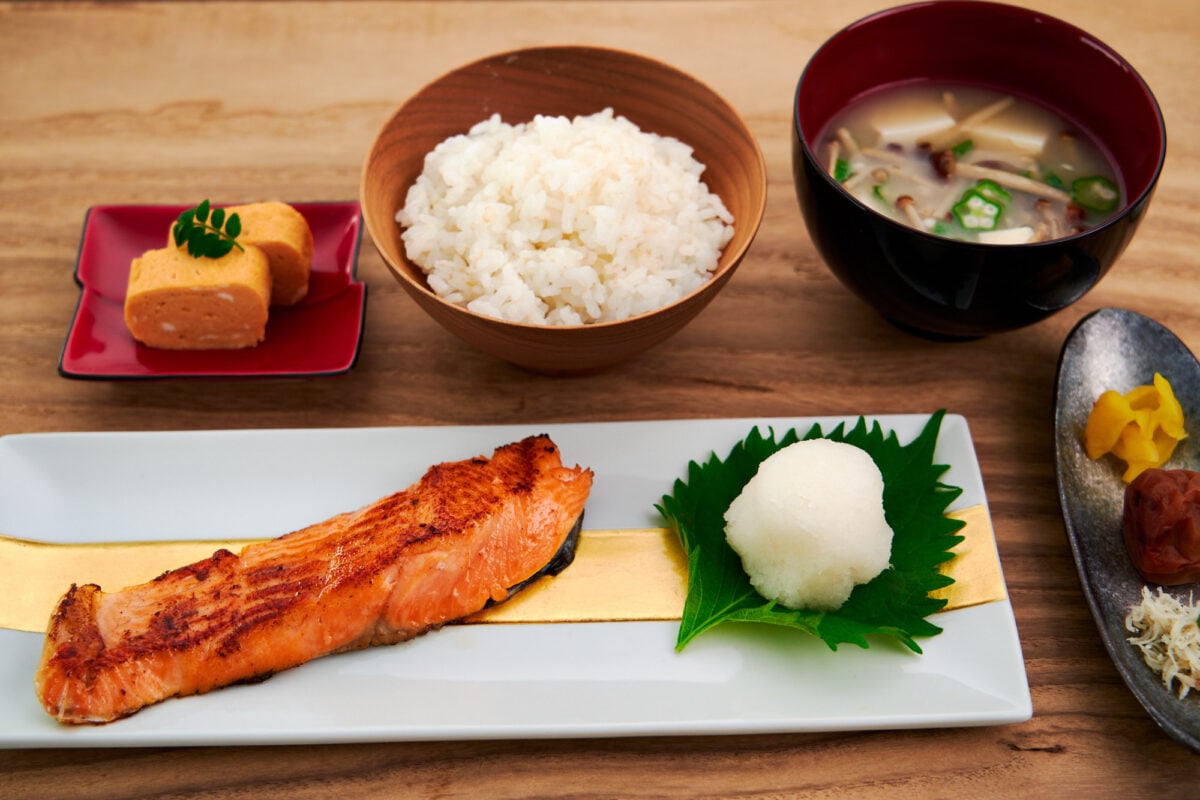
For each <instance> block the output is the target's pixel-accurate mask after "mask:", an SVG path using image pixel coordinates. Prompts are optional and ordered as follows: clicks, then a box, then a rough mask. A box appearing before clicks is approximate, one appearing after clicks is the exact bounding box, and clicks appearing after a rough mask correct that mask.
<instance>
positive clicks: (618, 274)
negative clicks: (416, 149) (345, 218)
mask: <svg viewBox="0 0 1200 800" xmlns="http://www.w3.org/2000/svg"><path fill="white" fill-rule="evenodd" d="M703 171H704V165H703V164H701V163H699V162H698V161H696V159H695V158H693V157H692V149H691V148H690V147H688V146H687V145H685V144H683V143H682V142H680V141H679V140H677V139H673V138H670V137H663V136H658V135H656V134H652V133H644V132H642V131H641V130H640V129H639V128H638V127H637V126H636V125H634V124H633V123H632V122H630V121H629V120H628V119H626V118H624V117H620V116H614V114H613V111H612V109H605V110H604V111H602V112H599V113H597V114H593V115H591V116H587V117H576V118H575V119H573V120H571V119H567V118H566V117H549V116H537V117H535V118H534V119H533V120H532V121H531V122H528V123H521V124H518V125H509V124H506V123H504V122H502V121H501V120H500V116H499V115H498V114H496V115H493V116H492V117H491V118H490V119H487V120H485V121H483V122H480V123H479V124H477V125H476V126H475V127H473V128H472V129H471V130H470V132H469V133H467V134H465V135H459V136H453V137H451V138H449V139H447V140H446V141H444V142H442V143H441V144H440V145H438V146H437V148H435V149H434V150H433V152H431V153H429V154H428V155H427V156H426V158H425V168H424V171H423V172H422V174H421V175H420V177H418V178H417V180H416V182H415V183H414V184H413V186H412V187H411V188H410V189H409V192H408V196H407V198H406V199H405V204H404V208H402V209H401V210H400V211H399V212H398V213H397V214H396V220H397V221H398V222H399V223H400V224H401V225H402V226H403V227H404V232H403V234H402V237H403V239H404V244H405V250H406V252H407V254H408V257H409V259H411V260H412V261H413V262H414V263H416V264H418V265H419V266H420V267H421V268H422V269H423V270H424V271H425V274H426V275H427V276H428V281H429V285H430V288H432V289H433V291H434V292H436V293H437V294H438V295H439V296H441V297H443V298H445V299H446V300H448V301H450V302H452V303H456V304H459V305H463V306H466V307H467V308H468V309H470V310H472V311H474V312H477V313H479V314H486V315H488V316H492V317H498V318H500V319H504V320H509V321H513V322H521V323H527V324H534V325H580V324H587V323H595V322H608V321H612V320H618V319H624V318H626V317H631V316H636V315H638V314H642V313H645V312H647V311H651V310H653V309H656V308H660V307H662V306H664V305H667V304H669V303H672V302H674V301H675V300H677V299H679V298H681V297H683V296H684V295H686V294H688V293H690V292H692V291H694V290H695V289H697V288H698V287H700V286H701V285H702V284H703V283H704V282H705V281H707V280H708V279H709V278H710V277H711V276H712V271H713V269H714V268H715V267H716V266H717V261H718V259H719V258H720V254H721V248H722V247H724V246H725V244H727V243H728V242H729V240H730V238H732V236H733V225H732V223H733V217H732V215H731V214H730V213H729V211H728V210H727V209H726V208H725V205H724V204H723V203H722V202H721V198H720V197H718V196H717V195H715V194H713V193H712V192H710V191H709V190H708V187H707V186H705V184H704V183H703V181H702V180H701V178H700V175H701V173H702V172H703Z"/></svg>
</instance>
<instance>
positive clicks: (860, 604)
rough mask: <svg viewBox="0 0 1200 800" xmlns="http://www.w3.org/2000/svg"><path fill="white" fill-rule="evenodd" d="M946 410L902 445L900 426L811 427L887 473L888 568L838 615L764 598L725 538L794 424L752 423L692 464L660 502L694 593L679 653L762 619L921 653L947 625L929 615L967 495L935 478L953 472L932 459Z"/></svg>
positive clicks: (833, 639) (826, 636)
mask: <svg viewBox="0 0 1200 800" xmlns="http://www.w3.org/2000/svg"><path fill="white" fill-rule="evenodd" d="M944 416H945V411H944V410H942V411H938V412H937V413H935V414H933V415H932V416H931V417H930V418H929V421H928V422H927V423H926V425H925V427H924V429H923V430H922V431H921V433H920V434H919V435H918V436H917V438H916V439H914V440H913V441H912V442H910V443H909V444H907V445H901V444H900V442H899V441H898V440H897V438H896V434H895V432H890V433H888V434H886V435H885V434H884V432H883V429H882V428H881V427H880V425H879V423H878V422H875V423H873V424H872V425H871V426H869V427H868V425H867V422H866V420H865V419H863V418H862V417H860V418H859V419H858V422H857V423H856V424H855V425H854V427H853V428H851V429H850V430H849V431H847V430H845V425H844V424H839V425H838V426H837V427H835V428H834V429H833V430H831V431H829V432H828V433H822V431H821V427H820V426H819V425H813V426H812V428H810V429H809V431H808V433H806V434H805V435H804V439H805V440H807V439H816V438H826V439H831V440H833V441H835V442H845V443H847V444H852V445H855V446H857V447H861V448H862V449H863V450H865V451H866V452H867V453H868V454H870V456H871V458H872V459H874V461H875V464H876V465H877V466H878V467H879V471H880V473H882V475H883V484H884V489H883V508H884V515H885V516H886V518H887V521H888V524H889V525H890V526H891V527H892V531H893V538H892V558H891V566H890V567H888V569H886V570H884V571H883V572H882V573H881V574H880V575H879V576H878V577H876V578H875V579H874V580H872V581H870V582H869V583H865V584H861V585H859V586H856V587H855V588H854V591H853V592H852V593H851V595H850V598H849V599H848V600H847V601H846V602H845V604H844V605H842V607H841V608H839V609H837V610H835V611H805V610H793V609H789V608H785V607H783V606H780V605H777V604H776V603H774V602H773V601H771V600H767V599H766V598H764V597H763V596H762V595H760V594H759V593H758V592H757V591H755V589H754V587H753V586H752V585H751V584H750V578H749V577H748V576H747V575H746V573H745V571H744V570H743V568H742V562H741V559H740V558H739V557H738V555H737V553H735V552H734V551H733V548H731V547H730V546H729V544H728V543H727V542H726V541H725V511H726V510H727V509H728V508H729V504H730V503H732V502H733V499H734V498H735V497H737V496H738V495H739V494H741V491H742V489H743V488H744V487H745V486H746V484H747V483H748V482H749V481H750V479H751V478H752V477H754V474H755V473H756V472H757V471H758V465H759V464H761V463H762V462H763V461H764V460H765V459H766V458H767V457H768V456H770V455H772V454H773V453H775V452H777V451H779V450H781V449H783V448H784V447H786V446H788V445H789V444H793V443H794V442H797V441H800V437H799V436H798V435H797V433H796V431H795V430H789V431H787V432H786V433H785V434H784V435H783V437H782V438H780V439H779V440H778V441H776V439H775V434H774V432H773V431H772V432H770V434H769V436H766V437H764V436H763V435H762V433H761V432H760V431H759V430H758V428H755V429H754V430H752V431H751V432H750V434H749V436H747V437H746V438H745V439H744V440H743V441H741V442H739V443H738V444H737V445H735V446H734V448H733V449H732V450H731V451H730V453H729V455H728V457H726V458H725V459H724V460H721V459H719V458H718V457H717V455H716V454H715V453H714V454H712V455H711V456H710V458H709V460H708V461H707V462H705V463H704V464H698V463H696V462H695V461H693V462H691V463H689V464H688V473H687V480H686V481H685V480H677V481H676V482H675V485H674V487H673V492H672V494H669V495H664V496H663V498H662V503H661V504H660V505H658V506H656V508H657V509H658V510H659V511H660V512H661V513H662V515H663V516H664V517H666V518H667V520H668V521H669V522H670V523H671V524H672V525H673V526H674V528H675V530H676V531H677V532H678V534H679V537H680V540H681V541H682V543H683V547H684V550H685V552H686V553H687V557H688V593H687V599H686V601H685V603H684V610H683V618H682V620H681V621H680V624H679V635H678V638H677V640H676V644H675V649H676V650H682V649H683V648H684V647H685V646H686V645H687V644H688V643H689V642H690V641H692V639H694V638H695V637H696V636H698V635H700V634H701V633H703V632H704V631H706V630H708V629H709V628H712V627H713V626H714V625H717V624H718V623H721V622H734V621H738V622H765V623H769V624H773V625H783V626H787V627H792V628H797V629H799V630H802V631H805V632H807V633H810V634H812V635H814V636H817V637H819V638H821V639H822V640H823V641H824V642H825V643H826V644H827V645H828V646H829V648H830V649H832V650H836V649H837V648H838V645H840V644H856V645H858V646H859V647H864V648H865V647H868V643H867V639H866V636H868V635H871V634H875V635H881V636H886V637H891V638H893V639H896V640H897V641H899V642H901V643H902V644H904V645H905V646H906V647H908V648H909V649H910V650H912V651H914V652H917V653H920V652H921V648H920V646H919V645H918V644H917V642H916V641H915V637H918V636H934V635H936V634H938V633H941V630H942V629H941V628H939V627H938V626H936V625H934V624H933V623H931V622H929V621H928V620H927V619H926V617H927V616H929V615H930V614H933V613H934V612H936V611H939V610H940V609H941V608H942V607H943V606H944V605H945V604H946V601H945V600H936V599H933V598H931V597H929V592H931V591H933V590H935V589H939V588H942V587H944V586H948V585H950V584H951V583H953V582H954V581H953V579H952V578H950V577H948V576H946V575H944V574H942V573H941V572H940V571H939V565H940V564H942V563H944V562H946V561H948V560H950V558H952V557H953V554H952V553H951V552H950V550H951V548H953V547H954V546H955V545H956V544H958V543H959V542H961V541H962V539H963V537H962V536H959V535H956V534H955V531H957V530H959V529H960V528H961V527H962V526H963V524H964V523H963V522H962V521H961V520H952V519H949V518H947V517H946V516H945V513H946V508H947V507H948V506H949V504H950V503H951V502H952V501H953V500H954V499H955V498H956V497H958V496H959V495H960V494H961V493H962V489H960V488H958V487H955V486H948V485H946V484H943V483H941V482H940V481H939V478H940V477H941V476H942V475H943V474H944V473H945V472H946V470H947V469H948V468H949V467H948V466H947V465H939V464H934V463H933V451H934V447H935V446H936V445H937V438H938V431H939V429H940V428H941V423H942V418H943V417H944Z"/></svg>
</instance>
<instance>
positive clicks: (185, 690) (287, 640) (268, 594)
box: [34, 436, 592, 723]
mask: <svg viewBox="0 0 1200 800" xmlns="http://www.w3.org/2000/svg"><path fill="white" fill-rule="evenodd" d="M591 485H592V472H591V470H589V469H583V468H580V467H572V468H568V467H564V466H563V464H562V461H561V459H560V457H559V452H558V448H557V446H556V445H555V444H554V442H553V441H551V440H550V438H549V437H547V436H531V437H529V438H527V439H524V440H522V441H520V442H516V443H514V444H509V445H505V446H503V447H500V448H498V449H497V450H496V451H495V453H493V455H492V456H491V458H486V457H482V456H481V457H478V458H473V459H468V460H466V461H458V462H453V463H445V464H439V465H437V466H434V467H431V468H430V469H429V470H428V471H427V472H426V473H425V475H424V476H423V477H422V478H421V480H420V481H418V482H417V483H416V484H414V485H413V486H411V487H409V488H408V489H405V490H403V491H400V492H397V493H395V494H392V495H389V496H388V497H385V498H383V499H381V500H378V501H377V502H375V503H372V504H371V505H368V506H366V507H364V508H362V509H359V510H357V511H353V512H349V513H346V514H341V515H338V516H335V517H333V518H331V519H329V520H326V521H325V522H320V523H318V524H316V525H312V526H310V527H307V528H303V529H301V530H298V531H295V532H294V533H289V534H286V535H284V536H281V537H279V538H277V539H272V540H270V541H267V542H262V543H257V544H252V545H249V546H247V547H246V548H245V549H243V550H242V552H241V553H240V554H237V555H235V554H233V553H231V552H229V551H228V550H219V551H217V552H216V553H215V554H213V556H212V557H210V558H207V559H205V560H203V561H199V562H196V563H194V564H191V565H189V566H185V567H181V568H179V569H175V570H172V571H170V572H166V573H164V574H163V575H161V576H159V577H158V578H156V579H154V580H153V581H150V582H148V583H144V584H141V585H138V586H132V587H129V588H126V589H122V590H121V591H117V592H104V591H102V590H101V588H100V587H99V586H96V585H95V584H88V585H83V586H79V585H73V586H72V587H71V588H70V590H69V591H67V593H66V594H65V595H64V596H63V598H62V599H61V600H60V601H59V604H58V606H57V608H56V610H55V611H54V613H53V615H52V616H51V619H50V624H49V627H48V630H47V634H46V641H45V645H44V646H43V649H42V656H41V661H40V663H39V665H38V669H37V674H36V676H35V679H34V684H35V688H36V691H37V695H38V698H39V700H40V701H41V703H42V705H43V706H44V707H45V709H46V711H47V712H48V713H49V714H51V715H52V716H54V717H55V718H57V719H58V720H60V721H62V722H67V723H101V722H108V721H111V720H115V719H119V718H120V717H124V716H127V715H129V714H132V713H134V712H135V711H138V710H139V709H141V708H143V707H145V706H147V705H150V704H152V703H157V702H159V701H161V700H165V699H167V698H170V697H182V696H186V695H192V694H199V693H202V692H207V691H209V690H211V689H216V688H219V687H222V686H228V685H230V684H233V683H239V682H248V681H254V680H259V679H262V678H265V677H268V676H270V675H272V674H274V673H276V672H279V671H281V670H285V669H289V668H290V667H295V666H297V665H299V664H303V663H305V662H306V661H309V660H311V659H314V658H318V657H320V656H324V655H328V654H331V653H337V652H341V651H345V650H354V649H358V648H363V647H367V646H369V645H375V644H391V643H395V642H400V641H403V640H405V639H410V638H412V637H414V636H417V635H419V634H421V633H424V632H426V631H429V630H431V629H433V628H437V627H439V626H441V625H444V624H446V623H448V622H452V621H454V620H457V619H460V618H462V617H465V616H468V615H470V614H473V613H475V612H477V611H479V610H480V609H482V608H484V607H485V606H487V605H489V604H491V603H495V602H500V601H503V600H505V599H507V598H508V597H509V596H510V595H511V594H512V593H513V592H515V591H517V590H519V589H520V588H521V587H523V586H524V585H525V584H527V583H528V582H530V581H531V580H533V579H534V578H536V577H537V576H539V575H540V574H542V573H545V572H556V571H558V570H559V569H562V568H563V567H565V566H566V564H569V563H570V559H571V557H572V556H573V553H574V540H575V534H577V532H578V529H579V522H580V519H581V516H582V514H583V507H584V503H585V502H586V500H587V497H588V494H589V492H590V490H591Z"/></svg>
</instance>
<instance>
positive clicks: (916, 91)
mask: <svg viewBox="0 0 1200 800" xmlns="http://www.w3.org/2000/svg"><path fill="white" fill-rule="evenodd" d="M817 155H818V157H819V158H822V159H823V160H824V163H825V165H826V167H827V168H828V169H829V171H830V173H831V174H832V175H833V177H834V179H835V180H837V181H838V182H839V183H840V184H841V185H842V187H843V188H845V189H846V191H848V192H850V193H851V194H852V195H853V196H854V197H856V198H858V199H859V200H860V201H861V202H863V203H864V204H866V205H867V206H869V207H871V208H874V209H876V210H878V211H880V212H882V213H884V214H887V215H889V216H891V217H893V218H894V219H896V220H898V221H900V222H902V223H906V224H908V225H911V226H913V227H915V228H919V229H921V230H924V231H928V232H930V233H933V234H937V235H941V236H947V237H950V238H955V239H964V240H967V241H975V242H984V243H989V244H1023V243H1028V242H1038V241H1046V240H1049V239H1057V238H1060V237H1062V236H1070V235H1072V234H1074V233H1078V232H1080V231H1082V230H1085V229H1087V228H1089V227H1091V226H1093V225H1096V224H1098V223H1100V222H1103V221H1104V220H1105V219H1108V218H1109V217H1111V216H1112V215H1113V214H1115V213H1116V212H1117V211H1119V210H1120V208H1121V206H1122V204H1123V190H1122V188H1121V185H1120V177H1119V175H1118V174H1117V171H1116V170H1115V169H1114V167H1113V166H1112V164H1111V163H1110V162H1109V160H1108V159H1107V158H1106V157H1105V156H1104V154H1103V153H1102V152H1101V150H1100V148H1099V147H1098V146H1097V145H1096V143H1095V142H1093V141H1091V140H1090V139H1089V138H1088V137H1087V136H1085V135H1084V134H1083V133H1082V132H1081V131H1080V130H1079V129H1078V127H1077V126H1074V125H1072V124H1071V123H1069V122H1068V121H1067V120H1065V119H1064V118H1063V117H1062V116H1060V115H1058V114H1056V113H1054V112H1053V111H1050V110H1049V109H1047V108H1045V107H1043V106H1040V105H1037V104H1034V103H1032V102H1030V101H1029V100H1026V99H1023V98H1020V97H1015V96H1012V95H1007V94H1002V93H999V92H995V91H992V90H988V89H983V88H980V87H974V86H959V85H947V84H932V83H931V84H910V85H905V86H898V87H893V88H889V89H886V90H884V91H881V92H878V93H875V94H872V95H869V96H867V97H865V98H863V99H862V100H860V101H858V102H856V103H855V104H854V105H852V106H850V107H849V108H848V109H846V110H845V111H844V112H842V113H841V114H840V115H839V116H838V117H836V118H835V119H833V120H832V121H831V123H830V125H829V126H828V128H827V129H826V131H825V132H824V134H823V135H822V136H821V139H820V144H819V146H818V148H817Z"/></svg>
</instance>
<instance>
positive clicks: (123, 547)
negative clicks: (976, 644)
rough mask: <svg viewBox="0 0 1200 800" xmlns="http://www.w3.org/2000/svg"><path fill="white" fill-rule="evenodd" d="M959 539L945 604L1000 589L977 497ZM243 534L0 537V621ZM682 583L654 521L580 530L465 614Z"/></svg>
mask: <svg viewBox="0 0 1200 800" xmlns="http://www.w3.org/2000/svg"><path fill="white" fill-rule="evenodd" d="M949 516H950V517H953V518H955V519H962V520H964V521H965V522H966V526H965V527H964V528H963V529H962V531H961V533H962V535H963V536H965V537H966V538H965V540H964V541H963V542H962V543H961V544H960V545H959V546H958V547H957V548H955V557H954V558H953V559H952V560H951V561H949V562H947V565H946V570H947V572H948V574H950V575H951V577H953V578H954V579H955V583H954V584H952V585H951V586H949V587H947V588H946V589H943V590H941V592H938V593H936V596H938V597H944V598H945V599H946V600H947V601H948V602H947V606H946V610H950V609H954V608H963V607H966V606H971V605H977V604H980V603H989V602H993V601H996V600H1003V599H1005V598H1006V597H1007V593H1006V590H1005V585H1004V577H1003V574H1002V573H1001V571H1000V560H999V557H998V555H997V553H996V542H995V538H994V536H993V533H992V527H991V522H990V520H989V519H988V515H987V511H986V509H984V507H983V506H973V507H971V508H967V509H964V510H962V511H957V512H952V513H951V514H949ZM251 541H254V540H247V539H237V540H225V541H193V542H109V543H100V544H52V543H48V542H36V541H30V540H25V539H12V538H8V537H3V536H0V575H4V576H5V580H4V583H5V586H4V592H3V595H0V627H3V628H12V629H15V630H23V631H34V632H42V631H44V630H45V629H46V623H47V621H48V620H49V619H50V614H51V612H52V611H53V610H54V606H55V605H56V604H57V603H58V600H59V598H60V597H61V596H62V594H63V593H64V592H65V591H66V590H67V588H68V587H69V586H70V585H71V584H72V583H80V584H83V583H95V584H98V585H99V586H102V587H105V588H108V589H109V590H110V591H115V590H116V589H118V588H121V587H125V586H132V585H134V584H138V583H144V582H145V581H148V580H152V579H153V578H155V577H157V576H159V575H161V574H162V573H163V572H165V571H167V570H169V569H173V568H175V567H178V566H182V565H185V564H190V563H192V562H195V561H199V560H201V559H204V558H208V557H209V556H210V555H212V554H213V553H214V552H215V551H216V550H218V549H220V548H225V549H227V550H231V551H233V552H238V551H239V550H241V548H243V547H245V546H246V545H247V544H249V543H250V542H251ZM686 592H687V558H686V557H685V556H684V554H683V549H682V548H681V547H680V545H679V541H678V539H677V538H676V536H675V534H674V533H673V532H672V531H669V530H666V529H663V528H645V529H632V530H596V531H584V532H583V533H582V534H581V535H580V539H579V546H578V549H577V550H576V555H575V561H574V563H573V564H572V565H571V566H570V568H568V569H567V570H565V571H564V572H563V573H562V574H561V575H558V576H556V577H553V578H547V579H544V580H541V581H538V582H537V583H535V584H534V585H533V586H531V587H529V588H528V589H526V590H525V591H524V592H522V593H521V594H520V595H518V596H516V597H514V598H513V599H512V600H509V601H508V602H506V603H503V604H501V605H499V606H495V607H494V608H490V609H487V610H486V611H483V612H481V613H479V614H477V615H475V616H474V617H472V618H470V619H469V620H468V622H475V623H484V622H505V623H517V622H599V621H609V622H611V621H637V620H677V619H679V617H680V614H681V612H682V610H683V601H684V597H685V595H686Z"/></svg>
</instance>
